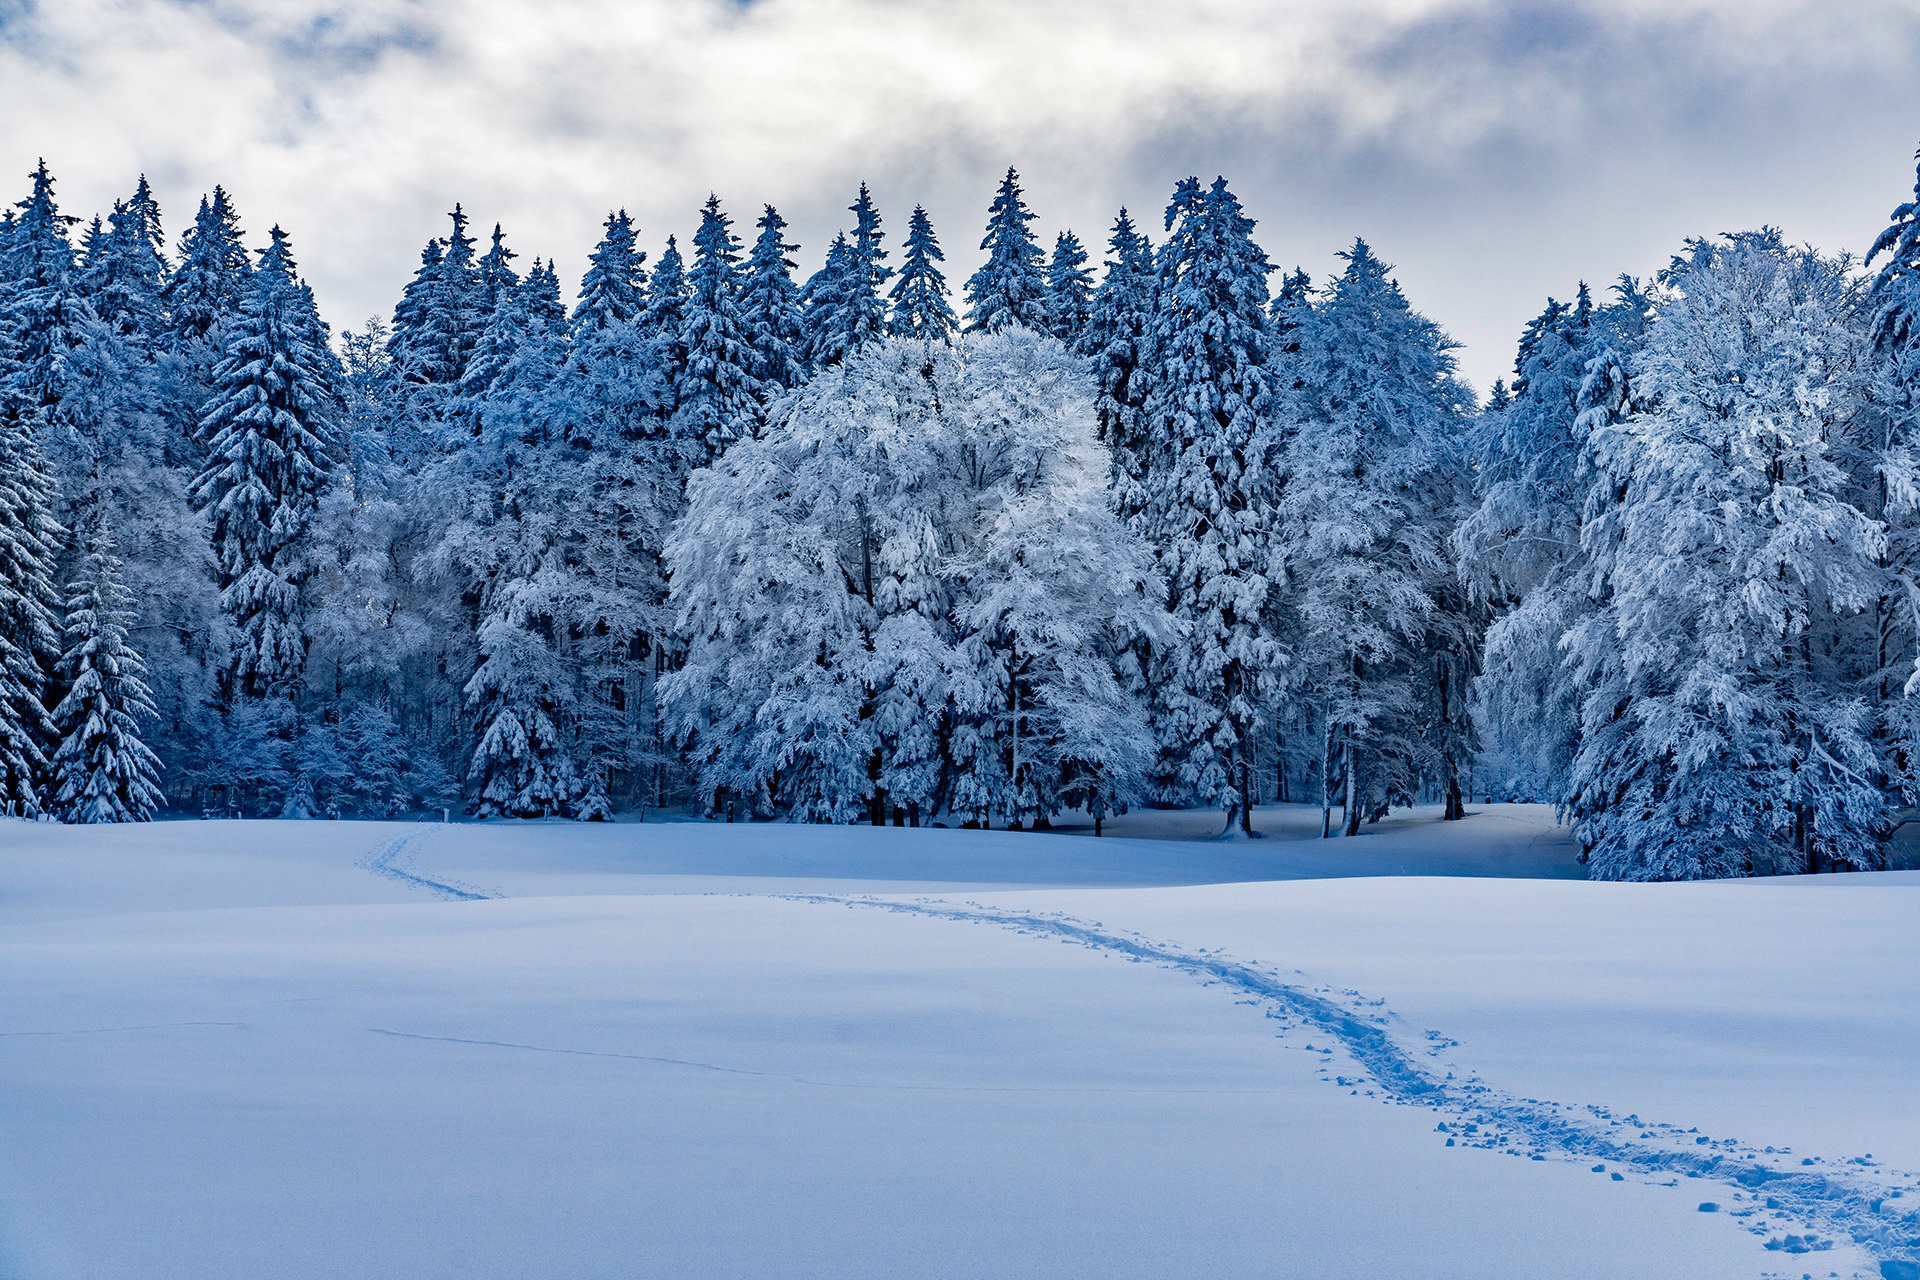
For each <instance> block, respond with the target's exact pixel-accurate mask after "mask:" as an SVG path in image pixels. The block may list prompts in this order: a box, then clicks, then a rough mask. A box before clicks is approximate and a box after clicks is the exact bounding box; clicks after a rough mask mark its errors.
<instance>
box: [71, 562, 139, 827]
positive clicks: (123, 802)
mask: <svg viewBox="0 0 1920 1280" xmlns="http://www.w3.org/2000/svg"><path fill="white" fill-rule="evenodd" d="M133 618H134V613H133V593H132V592H130V591H128V590H127V588H126V586H125V585H123V584H122V582H121V581H120V561H119V560H118V558H117V557H115V556H114V554H113V541H112V539H111V538H109V537H107V536H106V535H105V534H104V533H100V534H95V536H94V538H93V540H92V545H91V546H89V547H88V549H87V554H86V558H85V559H84V560H83V561H82V564H81V571H80V577H79V580H78V581H76V582H75V583H74V584H73V585H72V587H71V588H69V594H68V596H67V617H66V628H65V641H66V652H65V653H64V654H63V655H62V656H61V659H60V677H61V680H62V682H63V683H64V684H65V686H66V690H67V692H66V696H65V697H64V698H62V699H61V700H60V705H59V706H58V707H56V708H54V711H53V726H54V731H55V733H56V734H57V735H58V737H59V743H60V745H59V747H58V749H57V750H56V751H55V753H54V757H53V778H52V788H51V792H50V797H49V801H48V807H49V808H50V809H51V810H52V811H53V813H54V815H55V816H56V817H58V818H59V819H60V820H61V821H62V822H82V823H93V822H145V821H146V820H147V819H149V818H151V817H152V816H153V811H154V809H155V808H156V807H158V805H159V803H160V784H159V777H160V761H159V759H158V758H157V757H156V756H155V755H154V754H153V752H152V751H151V750H149V749H148V747H147V744H146V743H145V742H144V741H142V739H141V733H140V722H141V721H142V720H143V719H149V718H151V717H153V716H154V715H155V714H156V713H155V711H154V706H153V698H152V695H151V693H150V692H149V691H148V689H147V685H146V682H145V681H144V680H142V679H141V677H142V675H143V674H144V673H145V672H146V663H144V662H143V661H141V658H140V654H139V651H138V650H137V649H135V648H134V646H133V645H132V643H131V642H130V640H129V637H128V631H129V629H130V628H131V627H132V625H133Z"/></svg>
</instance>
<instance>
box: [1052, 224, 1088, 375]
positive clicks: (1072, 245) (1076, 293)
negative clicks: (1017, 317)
mask: <svg viewBox="0 0 1920 1280" xmlns="http://www.w3.org/2000/svg"><path fill="white" fill-rule="evenodd" d="M1092 314H1093V276H1092V275H1091V274H1090V273H1089V272H1088V271H1087V251H1086V249H1084V248H1083V247H1081V244H1080V238H1079V237H1078V236H1076V235H1074V234H1073V232H1071V231H1062V232H1061V233H1060V234H1059V236H1057V237H1056V238H1055V239H1054V242H1053V258H1052V260H1051V261H1049V262H1048V264H1047V331H1048V332H1049V333H1051V334H1052V335H1053V336H1054V337H1056V338H1058V339H1060V341H1062V342H1064V343H1066V344H1067V345H1068V346H1069V347H1077V346H1079V344H1080V335H1081V334H1082V333H1083V332H1084V331H1085V329H1086V327H1087V321H1088V320H1089V319H1090V318H1091V316H1092Z"/></svg>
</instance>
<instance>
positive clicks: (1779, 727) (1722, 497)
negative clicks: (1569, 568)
mask: <svg viewBox="0 0 1920 1280" xmlns="http://www.w3.org/2000/svg"><path fill="white" fill-rule="evenodd" d="M1851 290H1852V285H1851V282H1850V280H1849V272H1848V270H1847V265H1846V264H1845V263H1843V262H1837V261H1835V260H1832V259H1827V258H1823V257H1821V256H1820V255H1818V254H1816V253H1815V252H1813V251H1812V250H1794V249H1788V248H1786V247H1785V246H1784V245H1783V244H1782V242H1781V240H1780V237H1779V233H1778V232H1777V231H1773V230H1771V229H1766V230H1762V231H1760V232H1753V233H1745V234H1740V235H1734V236H1730V237H1727V238H1725V239H1724V240H1723V241H1722V242H1719V243H1710V242H1706V241H1696V242H1693V243H1691V244H1690V245H1689V249H1688V253H1687V255H1686V256H1685V257H1683V258H1676V259H1675V263H1674V266H1673V267H1672V268H1671V269H1670V270H1669V271H1667V272H1666V273H1664V274H1663V277H1662V281H1661V291H1660V293H1659V294H1658V296H1657V304H1658V305H1657V307H1656V315H1657V319H1656V320H1655V321H1654V322H1653V324H1652V325H1651V327H1650V328H1649V330H1648V333H1647V338H1646V345H1645V347H1644V348H1643V349H1642V350H1641V352H1640V353H1639V355H1638V356H1637V357H1636V358H1635V359H1634V361H1633V369H1632V373H1633V378H1634V385H1635V388H1636V398H1637V399H1638V400H1639V401H1640V404H1641V405H1642V406H1643V407H1641V408H1640V409H1639V410H1638V411H1636V412H1633V413H1631V415H1630V416H1628V417H1626V418H1625V420H1624V421H1621V422H1619V423H1617V424H1611V423H1606V422H1605V421H1604V420H1602V421H1600V422H1598V424H1597V425H1596V426H1595V427H1594V429H1593V430H1592V433H1591V434H1592V435H1593V437H1594V450H1595V456H1596V458H1597V460H1598V463H1599V465H1600V466H1601V467H1602V468H1603V472H1602V479H1601V480H1600V481H1598V482H1597V484H1596V487H1599V485H1600V484H1604V485H1606V486H1608V487H1609V488H1610V489H1611V491H1612V493H1613V494H1614V495H1617V500H1616V501H1615V502H1614V503H1613V505H1611V506H1610V507H1609V508H1608V509H1607V510H1606V511H1605V512H1604V514H1603V516H1602V517H1601V518H1597V519H1590V520H1588V521H1587V523H1586V524H1585V526H1584V527H1583V529H1582V541H1583V549H1584V550H1585V552H1586V553H1587V555H1588V556H1589V557H1590V558H1591V559H1592V561H1593V564H1594V570H1593V571H1594V575H1595V576H1594V580H1593V589H1594V590H1595V591H1597V592H1598V593H1600V595H1601V597H1602V599H1603V600H1604V606H1603V607H1602V608H1601V609H1600V610H1599V611H1598V612H1596V613H1594V614H1592V615H1591V616H1589V617H1587V618H1585V619H1583V620H1581V621H1580V622H1578V623H1577V624H1576V625H1575V626H1574V628H1573V630H1572V631H1571V633H1570V634H1569V635H1568V637H1567V639H1566V641H1565V644H1566V648H1567V653H1568V656H1569V660H1570V662H1571V664H1572V669H1573V676H1574V679H1575V680H1576V681H1577V682H1578V685H1579V687H1580V690H1581V693H1582V695H1583V699H1584V701H1583V705H1582V713H1581V745H1580V750H1579V754H1578V755H1577V756H1576V758H1575V760H1574V763H1573V767H1572V787H1573V789H1572V793H1571V798H1570V799H1569V801H1568V803H1567V806H1566V808H1567V810H1568V812H1569V814H1570V816H1571V817H1572V819H1573V822H1574V825H1575V829H1576V831H1577V832H1578V833H1579V836H1580V838H1581V841H1582V843H1583V844H1584V845H1585V846H1586V847H1587V850H1588V856H1589V866H1590V869H1591V874H1593V875H1595V876H1597V877H1599V878H1603V879H1615V880H1656V879H1693V878H1704V877H1718V876H1729V875H1744V874H1755V873H1759V874H1767V873H1772V872H1778V871H1792V870H1800V869H1807V870H1814V869H1819V868H1824V867H1835V866H1839V867H1873V866H1877V865H1880V863H1881V860H1882V846H1881V843H1880V841H1881V837H1882V836H1883V834H1884V832H1885V826H1886V821H1887V819H1886V797H1885V794H1884V792H1883V790H1882V787H1881V778H1882V776H1883V770H1884V763H1883V761H1882V759H1881V758H1880V753H1879V751H1878V749H1877V747H1876V744H1875V742H1874V741H1873V738H1872V733H1871V729H1872V724H1871V719H1870V715H1869V710H1868V708H1867V707H1866V705H1865V704H1864V702H1863V700H1862V699H1861V697H1860V696H1859V692H1858V690H1859V689H1860V687H1861V679H1862V677H1863V676H1868V677H1870V675H1871V671H1870V669H1869V670H1865V671H1863V670H1861V669H1860V668H1859V667H1857V666H1855V665H1854V664H1853V663H1851V662H1849V661H1848V654H1847V650H1846V647H1845V646H1844V645H1842V644H1840V643H1838V639H1839V636H1838V633H1839V632H1840V630H1841V629H1842V627H1843V626H1844V625H1845V624H1846V623H1847V621H1848V620H1849V619H1850V617H1851V616H1852V615H1854V614H1856V613H1857V612H1858V611H1859V610H1861V609H1862V608H1863V607H1865V606H1867V605H1869V604H1870V603H1871V601H1872V599H1873V597H1874V593H1875V591H1876V589H1877V588H1878V585H1879V577H1880V574H1881V573H1882V572H1883V570H1882V567H1881V564H1880V559H1881V556H1882V553H1883V550H1884V534H1883V530H1882V529H1881V527H1880V525H1879V523H1878V522H1877V521H1875V520H1873V519H1871V518H1869V517H1868V516H1867V515H1866V514H1864V513H1863V512H1862V511H1860V510H1859V509H1858V508H1857V507H1856V506H1855V505H1853V504H1852V503H1851V502H1849V501H1848V500H1847V498H1848V492H1849V490H1850V489H1851V488H1852V487H1853V484H1852V481H1851V479H1850V477H1849V476H1848V475H1847V474H1846V472H1845V470H1844V469H1843V468H1842V467H1841V466H1840V465H1838V464H1837V462H1836V458H1837V457H1840V456H1843V455H1844V454H1845V453H1846V452H1847V451H1848V449H1849V447H1850V446H1849V441H1848V438H1847V437H1848V433H1849V432H1850V431H1852V430H1854V429H1856V427H1857V424H1858V423H1859V422H1860V421H1861V420H1862V418H1863V417H1864V415H1863V414H1862V413H1861V403H1862V398H1863V382H1864V373H1865V356H1866V352H1867V349H1868V338H1867V334H1866V333H1865V332H1864V326H1861V325H1859V324H1858V323H1857V320H1856V317H1857V316H1858V314H1859V310H1860V309H1859V308H1858V306H1857V303H1856V300H1855V299H1854V298H1853V297H1852V296H1851ZM1596 372H1598V371H1597V370H1596Z"/></svg>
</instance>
